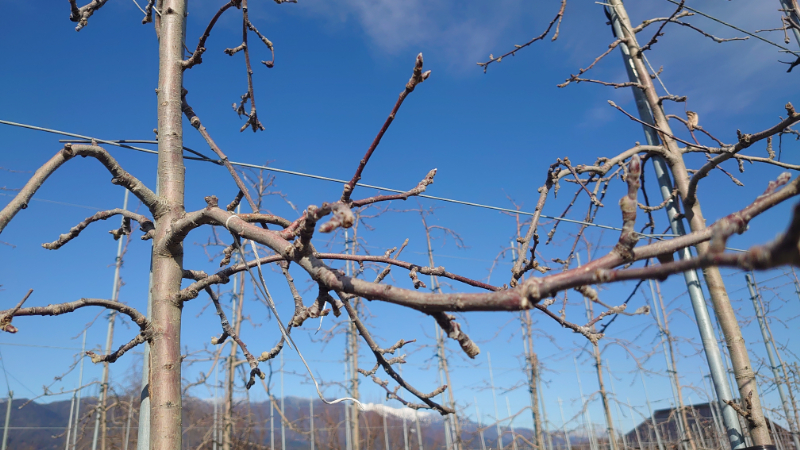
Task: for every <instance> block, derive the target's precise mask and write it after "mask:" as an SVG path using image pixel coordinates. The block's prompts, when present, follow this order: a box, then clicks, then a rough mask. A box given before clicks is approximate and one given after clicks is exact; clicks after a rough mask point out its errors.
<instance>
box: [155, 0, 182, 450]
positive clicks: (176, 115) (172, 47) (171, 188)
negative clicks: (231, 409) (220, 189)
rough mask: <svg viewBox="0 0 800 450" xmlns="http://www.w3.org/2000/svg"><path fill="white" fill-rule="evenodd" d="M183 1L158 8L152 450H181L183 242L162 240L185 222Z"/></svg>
mask: <svg viewBox="0 0 800 450" xmlns="http://www.w3.org/2000/svg"><path fill="white" fill-rule="evenodd" d="M185 20H186V0H165V1H164V3H163V6H162V9H161V29H160V40H159V48H158V51H159V73H158V137H159V138H158V191H159V192H158V194H159V196H160V203H161V204H160V205H159V208H158V211H157V213H158V214H154V216H155V217H154V219H155V221H156V229H155V237H154V238H153V259H152V263H151V264H152V277H153V280H152V298H153V309H152V317H151V326H152V335H151V337H150V371H149V393H150V401H151V408H150V427H151V428H150V450H176V449H180V448H182V434H183V433H182V429H181V412H182V400H181V312H182V309H183V305H182V303H181V301H180V300H179V298H178V293H179V291H180V288H181V281H182V276H183V243H182V242H179V241H178V242H174V241H169V240H168V239H166V237H167V233H168V232H169V230H170V226H171V225H172V223H173V222H174V221H177V220H179V219H181V218H182V217H183V214H184V212H185V209H184V186H185V174H184V172H185V168H184V164H183V128H182V125H183V124H182V111H181V89H182V88H183V67H182V65H181V61H182V59H183V43H184V22H185Z"/></svg>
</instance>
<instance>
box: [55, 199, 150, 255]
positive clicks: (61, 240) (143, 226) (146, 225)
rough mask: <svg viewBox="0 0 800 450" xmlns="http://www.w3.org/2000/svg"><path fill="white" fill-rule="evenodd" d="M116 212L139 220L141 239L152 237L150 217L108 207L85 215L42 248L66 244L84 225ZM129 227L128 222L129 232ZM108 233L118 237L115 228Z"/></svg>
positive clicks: (86, 225) (58, 246)
mask: <svg viewBox="0 0 800 450" xmlns="http://www.w3.org/2000/svg"><path fill="white" fill-rule="evenodd" d="M118 214H119V215H122V216H123V217H125V218H126V219H129V220H130V219H133V220H135V221H137V222H139V229H140V230H142V231H143V232H144V236H142V240H143V241H144V240H148V239H152V238H153V235H154V233H155V229H156V228H155V225H154V224H153V221H151V220H150V219H148V218H147V217H145V216H143V215H141V214H136V213H134V212H131V211H128V210H126V209H120V208H115V209H110V210H108V211H100V212H98V213H96V214H94V215H93V216H90V217H87V218H86V219H84V220H83V221H82V222H81V223H79V224H77V225H75V226H74V227H72V228H70V230H69V232H68V233H64V234H62V235H60V236H59V237H58V239H56V240H55V241H53V242H50V243H46V244H42V247H44V248H46V249H48V250H58V249H59V248H61V247H62V246H64V244H66V243H67V242H69V241H71V240H73V239H75V238H76V237H78V235H79V234H80V233H81V231H83V230H84V229H85V228H86V227H88V226H89V225H90V224H92V223H93V222H97V221H98V220H106V219H108V218H110V217H113V216H116V215H118ZM129 227H130V223H128V227H127V228H128V232H130V228H129ZM110 233H111V234H113V235H114V238H115V239H119V234H117V230H111V231H110Z"/></svg>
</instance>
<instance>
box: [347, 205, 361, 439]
mask: <svg viewBox="0 0 800 450" xmlns="http://www.w3.org/2000/svg"><path fill="white" fill-rule="evenodd" d="M352 229H353V240H352V241H350V240H349V234H348V232H347V230H345V232H344V238H345V253H348V252H349V253H350V254H351V255H355V254H356V253H357V252H358V221H357V220H356V221H355V224H354V226H353V228H352ZM345 268H346V273H347V275H348V276H350V275H353V276H355V275H354V273H355V267H354V264H353V263H351V262H350V261H346V262H345ZM359 303H360V302H359V299H357V298H356V299H353V308H354V309H355V311H356V314H358V310H359V306H360V305H359ZM358 344H359V340H358V330H357V329H356V324H355V322H353V321H350V326H349V327H348V329H347V356H348V357H349V360H350V361H349V364H350V377H351V379H350V396H351V397H353V398H354V399H356V400H358V399H359V392H358V381H359V380H358V375H359V374H358ZM345 408H350V425H351V427H352V432H351V436H352V439H351V446H352V450H359V449H360V448H361V433H360V428H359V420H358V419H359V417H358V413H359V412H360V410H359V409H358V406H357V405H356V404H355V403H353V404H351V405H349V406H345Z"/></svg>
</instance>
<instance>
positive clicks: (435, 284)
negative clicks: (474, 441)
mask: <svg viewBox="0 0 800 450" xmlns="http://www.w3.org/2000/svg"><path fill="white" fill-rule="evenodd" d="M420 216H421V217H422V225H423V226H424V227H425V237H426V242H427V244H428V262H429V263H430V267H431V268H434V267H436V266H435V264H434V261H433V246H432V245H431V229H430V228H429V227H428V221H427V220H425V213H424V212H422V211H421V212H420ZM431 291H433V292H436V293H438V294H441V293H442V287H441V286H440V285H439V280H438V279H437V278H436V277H435V276H433V275H431ZM436 326H437V327H438V326H439V325H438V324H437V325H436ZM440 331H441V332H442V337H441V339H438V340H437V343H436V345H437V346H438V347H439V348H438V353H439V361H441V364H442V370H443V371H444V375H445V380H446V382H447V391H448V395H449V402H450V405H449V406H450V408H452V409H453V411H454V412H453V414H452V418H453V428H454V434H455V438H456V448H458V449H461V448H462V447H463V442H462V440H461V424H459V423H458V412H456V401H455V398H454V396H453V383H451V382H450V370H449V369H448V368H447V355H446V354H445V351H444V330H440Z"/></svg>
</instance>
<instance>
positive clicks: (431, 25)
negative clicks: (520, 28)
mask: <svg viewBox="0 0 800 450" xmlns="http://www.w3.org/2000/svg"><path fill="white" fill-rule="evenodd" d="M307 3H308V5H309V8H307V11H309V12H310V13H311V14H315V15H321V16H325V17H327V18H329V19H330V20H332V21H335V22H345V23H348V24H350V23H356V24H358V26H359V27H360V28H361V29H362V30H363V32H364V33H365V35H366V37H367V38H368V39H369V41H370V42H369V43H370V45H372V46H374V48H375V49H377V50H379V51H381V52H385V53H388V54H397V53H400V52H402V51H406V50H409V49H412V50H416V49H417V48H420V47H422V46H425V47H428V48H430V47H435V48H436V49H437V51H440V52H441V53H442V54H443V56H444V57H446V58H449V59H451V61H450V63H451V64H454V65H462V64H463V65H468V66H469V67H470V69H472V68H474V65H475V62H476V61H478V60H479V59H481V58H484V59H485V58H486V57H487V56H488V55H489V53H490V52H492V51H497V48H498V47H499V46H500V44H501V36H502V35H503V34H504V33H505V32H507V30H508V28H509V27H511V26H513V25H520V24H521V23H522V22H523V21H528V22H531V21H532V20H536V17H537V16H539V15H541V14H539V13H538V12H537V11H535V10H534V8H533V7H531V5H530V4H529V3H530V2H525V1H523V0H497V1H493V2H460V3H455V4H454V3H453V2H451V1H447V0H403V1H396V0H341V1H338V2H335V3H332V2H323V1H318V0H308V1H307ZM538 11H542V10H541V9H539V10H538ZM547 14H550V13H549V12H548V13H547ZM553 14H555V10H554V11H553ZM548 20H549V19H548ZM504 43H505V44H507V45H510V44H508V42H504Z"/></svg>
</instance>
